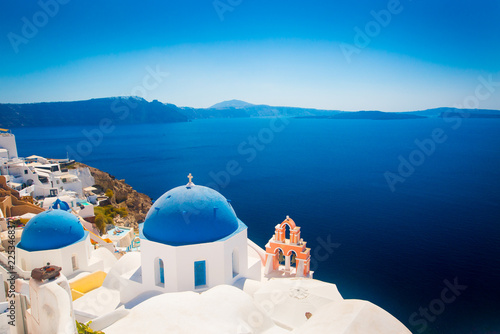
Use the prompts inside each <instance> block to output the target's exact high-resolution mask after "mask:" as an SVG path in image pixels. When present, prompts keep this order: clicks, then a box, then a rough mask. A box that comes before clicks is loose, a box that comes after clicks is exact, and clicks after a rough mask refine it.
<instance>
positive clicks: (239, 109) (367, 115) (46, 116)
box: [0, 96, 500, 128]
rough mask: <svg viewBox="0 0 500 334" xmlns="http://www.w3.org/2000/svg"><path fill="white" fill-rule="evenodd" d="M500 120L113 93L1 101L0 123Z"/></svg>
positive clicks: (440, 112)
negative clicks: (180, 101) (200, 104)
mask: <svg viewBox="0 0 500 334" xmlns="http://www.w3.org/2000/svg"><path fill="white" fill-rule="evenodd" d="M457 115H458V116H461V117H463V115H466V117H468V118H500V110H487V109H457V108H435V109H427V110H419V111H404V112H383V111H377V110H371V111H341V110H324V109H313V108H296V107H283V106H281V107H280V106H269V105H265V104H260V105H259V104H252V103H248V102H245V101H241V100H230V101H224V102H220V103H217V104H214V105H213V106H211V107H209V108H190V107H178V106H176V105H174V104H170V103H162V102H160V101H157V100H154V101H152V102H148V101H146V100H144V99H143V98H140V97H129V96H127V97H109V98H100V99H91V100H85V101H71V102H42V103H22V104H14V103H0V126H2V127H5V128H17V127H36V126H38V127H48V126H72V125H102V123H103V122H104V123H106V122H112V123H113V124H118V125H119V124H147V123H173V122H189V121H192V120H196V119H208V118H251V117H297V118H313V119H370V120H402V119H419V118H438V117H441V118H442V117H457Z"/></svg>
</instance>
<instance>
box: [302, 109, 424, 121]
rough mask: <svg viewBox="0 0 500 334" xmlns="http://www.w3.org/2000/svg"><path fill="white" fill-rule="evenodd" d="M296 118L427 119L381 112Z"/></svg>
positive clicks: (408, 114)
mask: <svg viewBox="0 0 500 334" xmlns="http://www.w3.org/2000/svg"><path fill="white" fill-rule="evenodd" d="M297 118H315V119H371V120H391V119H417V118H428V117H427V116H420V115H417V114H414V113H407V112H406V113H399V112H382V111H376V110H373V111H355V112H342V113H339V114H336V115H330V116H298V117H297Z"/></svg>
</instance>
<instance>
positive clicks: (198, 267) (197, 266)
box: [194, 261, 207, 287]
mask: <svg viewBox="0 0 500 334" xmlns="http://www.w3.org/2000/svg"><path fill="white" fill-rule="evenodd" d="M206 284H207V268H206V264H205V261H196V262H195V263H194V286H195V287H198V286H202V285H206Z"/></svg>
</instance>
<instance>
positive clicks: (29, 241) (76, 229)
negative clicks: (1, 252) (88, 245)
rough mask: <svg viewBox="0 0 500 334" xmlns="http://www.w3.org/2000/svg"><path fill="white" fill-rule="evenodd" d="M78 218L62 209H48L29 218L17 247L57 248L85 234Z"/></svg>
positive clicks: (34, 248)
mask: <svg viewBox="0 0 500 334" xmlns="http://www.w3.org/2000/svg"><path fill="white" fill-rule="evenodd" d="M87 233H88V232H85V230H84V229H83V226H82V224H80V221H79V220H78V218H77V217H76V216H74V215H72V214H71V213H69V212H66V211H63V210H49V211H44V212H42V213H39V214H37V215H36V216H35V217H33V218H31V219H30V221H29V222H28V224H26V227H25V228H24V230H23V234H22V235H21V241H20V242H19V243H18V244H17V247H19V248H21V249H24V250H27V251H30V252H33V251H42V250H48V249H58V248H62V247H66V246H69V245H71V244H73V243H75V242H78V241H80V240H83V239H84V238H85V237H86V236H87Z"/></svg>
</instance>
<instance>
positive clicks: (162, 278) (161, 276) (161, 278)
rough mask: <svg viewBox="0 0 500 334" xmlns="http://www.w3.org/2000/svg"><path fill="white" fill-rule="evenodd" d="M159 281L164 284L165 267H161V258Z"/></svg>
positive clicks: (161, 262)
mask: <svg viewBox="0 0 500 334" xmlns="http://www.w3.org/2000/svg"><path fill="white" fill-rule="evenodd" d="M160 282H161V284H165V269H164V267H163V260H160Z"/></svg>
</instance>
